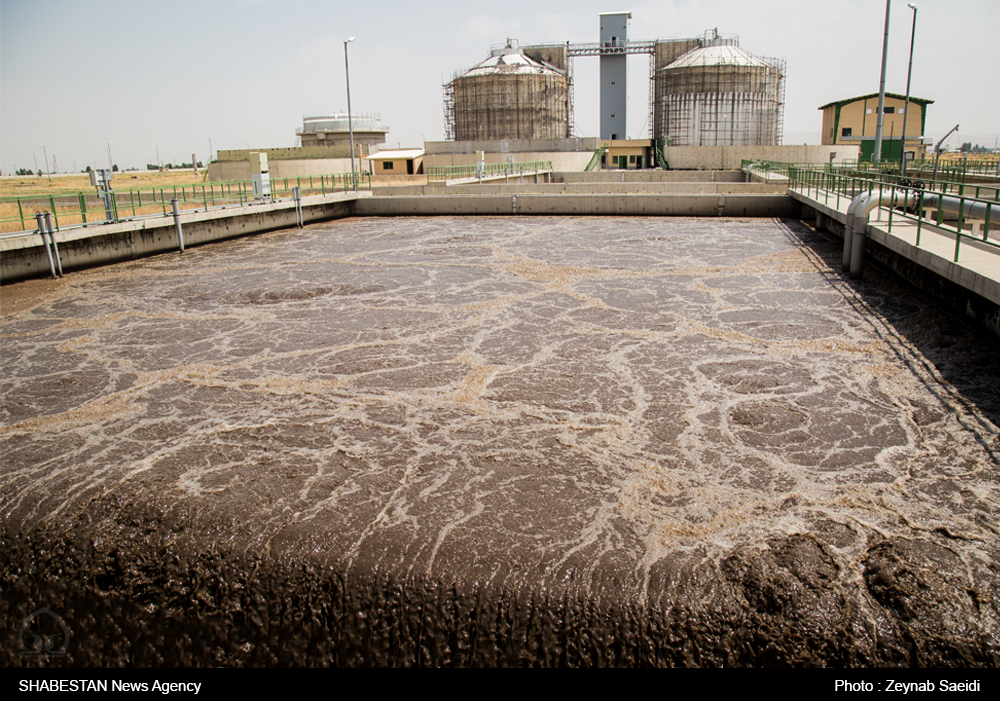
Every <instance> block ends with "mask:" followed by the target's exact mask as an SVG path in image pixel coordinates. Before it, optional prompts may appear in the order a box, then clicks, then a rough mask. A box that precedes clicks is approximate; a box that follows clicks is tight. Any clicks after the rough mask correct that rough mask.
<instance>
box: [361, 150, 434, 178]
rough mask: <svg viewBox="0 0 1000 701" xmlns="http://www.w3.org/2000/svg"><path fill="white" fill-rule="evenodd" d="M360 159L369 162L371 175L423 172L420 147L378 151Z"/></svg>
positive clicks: (422, 156) (417, 173)
mask: <svg viewBox="0 0 1000 701" xmlns="http://www.w3.org/2000/svg"><path fill="white" fill-rule="evenodd" d="M362 160H365V161H368V162H369V163H371V173H372V175H420V174H422V173H423V172H424V150H423V149H422V148H403V149H396V150H394V151H379V152H378V153H373V154H372V155H370V156H365V157H364V158H363V159H362Z"/></svg>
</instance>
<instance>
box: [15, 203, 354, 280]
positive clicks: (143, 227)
mask: <svg viewBox="0 0 1000 701" xmlns="http://www.w3.org/2000/svg"><path fill="white" fill-rule="evenodd" d="M365 194H367V193H365ZM356 199H357V196H356V195H354V194H353V193H351V194H336V195H325V196H319V197H309V198H304V199H303V208H302V218H303V221H304V222H305V223H307V224H309V223H313V222H318V221H327V220H331V219H339V218H342V217H346V216H350V215H351V211H352V205H353V202H354V201H355V200H356ZM180 221H181V227H182V229H183V234H184V245H185V247H186V248H187V247H191V246H198V245H201V244H204V243H211V242H214V241H223V240H225V239H230V238H237V237H240V236H248V235H251V234H259V233H263V232H265V231H274V230H277V229H290V228H293V227H294V226H296V216H295V205H294V203H293V202H291V201H287V202H276V203H271V204H256V205H251V206H246V207H235V208H232V209H228V210H225V209H223V210H214V211H209V212H186V213H183V214H181V216H180ZM40 240H41V239H40V237H39V236H37V235H34V234H29V235H25V236H18V237H11V238H6V239H2V240H0V282H2V283H4V284H6V283H9V282H16V281H18V280H24V279H28V278H33V277H47V276H49V275H50V272H49V263H48V257H47V255H46V252H45V248H44V247H43V246H42V245H41V243H40ZM56 242H57V244H58V246H59V258H60V260H61V261H62V267H63V271H64V272H66V273H69V272H70V271H73V270H80V269H83V268H92V267H95V266H99V265H108V264H110V263H119V262H122V261H127V260H134V259H136V258H144V257H146V256H151V255H157V254H160V253H170V252H173V251H178V250H179V245H178V241H177V230H176V227H175V225H174V219H173V217H172V216H167V217H152V218H148V219H140V220H136V221H126V222H119V223H118V224H102V225H97V226H94V227H78V228H73V229H65V230H63V231H60V232H57V233H56Z"/></svg>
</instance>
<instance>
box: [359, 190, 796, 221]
mask: <svg viewBox="0 0 1000 701" xmlns="http://www.w3.org/2000/svg"><path fill="white" fill-rule="evenodd" d="M797 210H798V205H797V204H796V203H795V202H794V201H793V200H792V199H791V198H789V197H788V196H787V195H723V194H720V195H693V194H692V195H655V194H654V195H628V196H621V195H607V194H605V195H535V194H520V195H467V196H465V197H453V196H433V195H431V196H413V197H406V196H395V197H371V198H366V199H364V200H358V202H357V204H356V205H355V209H354V212H355V214H356V215H358V216H421V215H427V216H437V215H459V216H471V215H493V216H496V215H504V214H508V215H529V216H543V215H544V216H580V215H595V216H679V217H786V216H792V215H793V213H795V212H797Z"/></svg>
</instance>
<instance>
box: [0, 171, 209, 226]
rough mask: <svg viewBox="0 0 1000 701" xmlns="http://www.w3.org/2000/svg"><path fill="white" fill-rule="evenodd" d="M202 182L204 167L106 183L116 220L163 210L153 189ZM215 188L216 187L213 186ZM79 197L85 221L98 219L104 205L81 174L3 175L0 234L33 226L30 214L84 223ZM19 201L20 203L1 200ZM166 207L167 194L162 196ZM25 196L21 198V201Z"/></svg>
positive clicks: (127, 175)
mask: <svg viewBox="0 0 1000 701" xmlns="http://www.w3.org/2000/svg"><path fill="white" fill-rule="evenodd" d="M207 182H208V171H207V170H206V169H204V168H202V169H200V170H199V171H198V174H197V175H195V174H194V171H192V170H188V169H185V170H181V169H174V170H169V171H162V172H159V171H134V172H120V173H115V174H114V176H113V178H112V181H111V185H112V187H113V188H114V190H115V191H116V192H118V193H119V198H118V202H119V206H118V211H119V215H120V216H129V215H132V216H141V215H148V214H157V213H160V212H161V211H163V205H162V203H160V202H159V201H154V195H153V190H158V189H160V188H181V187H185V186H186V187H189V188H190V187H191V186H192V185H203V184H206V183H207ZM216 187H218V185H216ZM140 189H141V190H144V191H145V192H143V193H142V194H141V195H139V198H138V199H139V201H138V203H136V202H135V197H126V196H125V193H126V192H127V191H129V190H140ZM80 193H82V194H83V197H84V200H85V207H86V210H87V214H86V221H88V222H94V221H101V220H103V219H104V204H103V202H102V201H101V200H100V198H99V197H98V196H97V191H96V189H95V188H94V187H93V186H92V185H91V184H90V176H89V175H87V174H86V173H80V174H78V175H58V176H53V177H52V178H49V177H46V176H41V177H37V176H36V177H9V176H8V177H4V178H3V179H2V180H0V196H2V197H3V198H4V201H3V202H0V233H10V232H16V231H23V230H31V229H33V228H34V226H35V224H34V220H35V212H40V211H52V212H54V213H55V215H56V217H57V218H58V225H59V226H66V225H68V224H80V223H83V222H84V217H85V215H83V214H82V213H81V206H80ZM13 197H19V198H22V199H21V200H20V201H13V200H7V198H13ZM167 197H168V205H167V206H168V207H169V197H170V193H168V194H167ZM24 198H27V199H24ZM133 204H136V206H135V207H133V206H132V205H133ZM199 204H200V203H199V202H195V201H192V202H190V203H189V202H187V201H185V202H182V204H181V208H182V209H190V208H192V207H197V206H199Z"/></svg>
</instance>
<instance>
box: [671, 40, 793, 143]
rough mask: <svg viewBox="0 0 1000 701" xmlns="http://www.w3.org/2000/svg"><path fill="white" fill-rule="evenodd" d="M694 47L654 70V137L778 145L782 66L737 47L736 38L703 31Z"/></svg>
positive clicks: (779, 139) (680, 140)
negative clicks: (699, 40)
mask: <svg viewBox="0 0 1000 701" xmlns="http://www.w3.org/2000/svg"><path fill="white" fill-rule="evenodd" d="M700 43H701V44H702V45H701V46H700V47H698V48H696V49H692V50H691V51H688V52H687V53H685V54H683V55H682V56H680V57H679V58H678V59H677V60H676V61H674V62H673V63H671V64H669V65H667V66H664V67H663V68H661V69H659V70H658V71H656V75H655V78H654V80H655V87H654V98H653V99H654V116H653V123H654V131H655V136H656V138H657V139H658V140H661V143H663V144H664V145H667V146H757V145H769V144H780V143H781V131H782V122H783V120H784V102H785V62H784V61H782V60H781V59H776V58H758V57H756V56H754V55H752V54H751V53H749V52H748V51H745V50H743V49H741V48H740V46H739V37H738V36H736V35H720V34H719V33H718V32H717V31H709V32H706V33H705V37H704V38H703V39H702V40H701V42H700Z"/></svg>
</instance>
